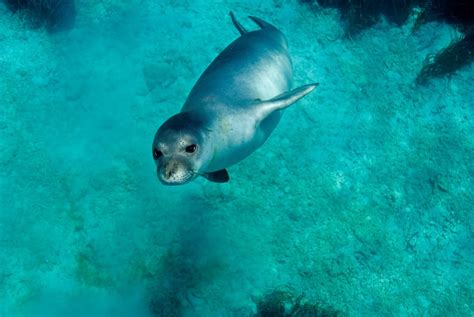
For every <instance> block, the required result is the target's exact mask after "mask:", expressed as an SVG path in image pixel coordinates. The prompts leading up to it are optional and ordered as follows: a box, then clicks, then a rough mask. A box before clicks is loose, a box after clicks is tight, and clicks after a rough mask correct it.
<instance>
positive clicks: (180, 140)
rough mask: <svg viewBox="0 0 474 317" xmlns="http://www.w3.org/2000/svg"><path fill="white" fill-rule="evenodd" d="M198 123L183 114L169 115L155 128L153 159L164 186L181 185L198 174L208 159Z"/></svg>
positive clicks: (198, 121)
mask: <svg viewBox="0 0 474 317" xmlns="http://www.w3.org/2000/svg"><path fill="white" fill-rule="evenodd" d="M204 141H205V135H204V133H203V129H202V121H201V120H199V119H197V118H195V117H194V116H193V115H191V114H190V113H187V112H181V113H178V114H177V115H174V116H172V117H171V118H169V119H168V120H166V122H165V123H163V125H162V126H161V127H160V128H159V129H158V131H157V132H156V135H155V139H154V141H153V159H154V160H155V163H156V167H157V173H158V178H159V179H160V181H161V182H162V183H163V184H165V185H181V184H185V183H187V182H190V181H191V180H193V179H194V178H196V176H198V175H199V171H200V170H201V169H202V168H203V167H204V165H205V163H206V162H207V158H208V157H209V149H208V148H207V147H206V145H205V144H204Z"/></svg>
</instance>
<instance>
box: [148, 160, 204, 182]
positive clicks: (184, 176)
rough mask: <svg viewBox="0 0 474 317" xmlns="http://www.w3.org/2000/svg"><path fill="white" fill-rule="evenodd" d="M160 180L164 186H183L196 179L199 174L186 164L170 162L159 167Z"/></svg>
mask: <svg viewBox="0 0 474 317" xmlns="http://www.w3.org/2000/svg"><path fill="white" fill-rule="evenodd" d="M157 174H158V179H159V180H160V182H161V183H162V184H164V185H183V184H186V183H189V182H190V181H192V180H193V179H194V178H196V176H197V173H196V172H195V171H193V170H192V169H191V168H188V167H187V166H186V165H185V164H183V163H181V162H177V161H169V162H167V163H165V164H163V165H162V166H158V170H157Z"/></svg>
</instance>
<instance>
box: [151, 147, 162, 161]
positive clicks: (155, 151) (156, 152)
mask: <svg viewBox="0 0 474 317" xmlns="http://www.w3.org/2000/svg"><path fill="white" fill-rule="evenodd" d="M162 155H163V153H161V151H159V150H158V149H153V158H154V159H155V160H157V159H159V158H160V156H162Z"/></svg>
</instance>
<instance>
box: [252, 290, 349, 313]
mask: <svg viewBox="0 0 474 317" xmlns="http://www.w3.org/2000/svg"><path fill="white" fill-rule="evenodd" d="M256 304H257V312H256V313H255V314H254V315H253V316H254V317H337V316H342V314H341V313H340V312H338V311H336V310H334V309H332V308H330V307H327V306H324V305H321V304H319V303H311V302H309V301H308V300H306V299H305V298H304V295H303V294H302V295H299V296H296V295H295V291H294V290H292V289H291V288H288V287H285V288H277V289H275V290H273V291H271V292H270V293H268V294H266V295H264V296H263V297H262V298H260V299H259V300H257V302H256Z"/></svg>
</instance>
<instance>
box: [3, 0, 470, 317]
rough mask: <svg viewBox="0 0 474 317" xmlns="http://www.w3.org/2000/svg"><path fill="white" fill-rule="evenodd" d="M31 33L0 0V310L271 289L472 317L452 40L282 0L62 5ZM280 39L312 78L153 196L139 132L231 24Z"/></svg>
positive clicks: (192, 311)
mask: <svg viewBox="0 0 474 317" xmlns="http://www.w3.org/2000/svg"><path fill="white" fill-rule="evenodd" d="M76 7H77V16H76V20H75V26H74V28H72V29H71V30H69V31H64V32H55V33H50V32H47V30H46V29H45V28H44V27H35V28H32V27H31V25H30V24H29V23H28V19H27V17H25V15H24V14H11V13H10V11H9V10H8V9H7V7H6V5H5V4H4V3H1V2H0V74H1V77H0V79H1V80H0V96H1V99H0V114H1V115H0V149H1V150H0V165H1V168H0V195H1V196H0V199H1V200H0V315H1V316H2V317H10V316H81V317H82V316H150V317H151V316H249V315H251V314H252V313H256V311H257V303H258V301H259V299H261V298H264V297H265V295H266V294H269V293H271V292H272V291H273V290H275V289H277V290H278V289H280V290H281V289H284V290H285V291H287V292H288V293H291V294H293V296H296V297H297V296H300V295H301V294H304V295H303V299H302V301H304V302H308V303H317V304H318V305H321V306H324V307H328V308H331V309H333V310H337V311H339V312H341V314H342V315H343V316H345V315H348V316H472V315H473V314H474V307H473V303H474V290H473V286H472V285H474V273H473V272H474V270H473V269H474V267H473V265H474V255H473V251H472V250H473V249H474V243H473V224H474V221H473V220H474V219H473V213H472V207H473V203H474V197H473V189H474V181H473V175H474V165H473V164H472V162H473V159H474V139H473V137H472V136H473V133H474V121H473V119H474V117H473V112H474V91H473V89H472V83H473V81H474V66H473V65H471V66H468V67H465V68H463V69H462V70H460V71H459V72H457V73H455V74H453V75H452V76H450V77H449V78H442V79H435V80H432V81H431V82H430V83H429V84H427V85H426V86H417V85H415V83H414V80H415V78H416V76H417V74H418V72H419V70H420V68H421V66H422V65H423V61H424V59H425V57H426V55H427V54H429V53H434V52H436V51H438V50H439V49H441V48H443V47H445V46H446V45H448V44H449V43H450V42H451V41H452V40H453V39H454V38H456V37H457V36H459V33H457V31H456V30H455V29H454V28H453V27H452V26H449V25H446V24H440V23H429V24H426V25H424V26H422V27H421V28H420V30H419V31H417V32H415V33H413V32H412V28H413V23H414V21H413V18H410V19H409V21H408V22H407V24H405V25H404V26H402V27H396V26H393V25H390V24H388V23H386V22H384V21H381V22H380V23H378V24H376V25H375V26H374V27H372V28H370V29H368V30H366V31H364V32H362V33H361V34H359V35H357V36H354V37H351V38H347V37H346V36H344V30H343V25H342V24H341V22H340V18H339V14H338V12H337V11H336V10H332V9H325V10H320V11H314V10H309V9H308V7H307V6H305V5H302V4H300V3H299V2H297V1H280V0H274V1H270V0H266V1H262V2H260V3H259V4H255V3H254V2H253V1H218V2H208V1H194V2H191V1H138V0H122V1H120V0H119V1H113V2H110V1H104V2H96V1H77V2H76ZM230 10H233V11H234V12H235V13H236V14H237V16H238V17H239V18H240V20H241V21H242V23H243V24H245V25H246V26H247V27H248V28H254V25H253V24H252V23H251V22H250V21H249V20H248V19H245V16H247V15H254V16H258V17H261V18H263V19H265V20H268V21H270V22H272V23H273V24H274V25H276V26H277V27H278V28H279V29H281V30H282V31H283V33H285V35H286V37H287V38H288V41H289V47H290V54H291V56H292V59H293V63H294V79H295V86H299V85H302V84H306V83H309V82H313V81H317V82H319V83H320V85H319V87H318V88H317V90H316V91H314V92H313V93H311V94H310V95H308V96H307V97H305V98H304V99H302V100H301V101H300V102H298V103H297V104H295V105H293V106H291V107H290V108H289V109H288V110H286V111H285V114H284V116H283V119H282V121H281V122H280V124H279V126H278V127H277V129H276V130H275V131H274V133H273V135H272V136H271V137H270V139H269V140H268V141H267V142H266V143H265V145H264V146H262V147H261V148H260V149H259V150H258V151H257V152H255V153H254V154H253V155H252V156H250V157H249V158H247V159H246V160H244V161H242V162H240V163H239V164H237V165H235V166H232V167H230V168H229V169H228V171H229V174H230V177H231V180H230V182H229V183H227V184H215V183H210V182H208V181H206V180H205V179H203V178H200V179H197V180H196V181H194V182H193V183H191V184H188V185H185V186H178V187H165V186H163V185H161V184H160V183H159V182H158V180H157V177H156V173H155V166H154V162H153V159H152V156H151V142H152V140H153V136H154V134H155V132H156V129H157V128H158V127H159V126H160V125H161V123H162V122H163V121H164V120H166V119H167V118H168V117H169V116H171V115H173V114H175V113H176V112H178V111H179V109H180V108H181V106H182V104H183V102H184V101H185V99H186V96H187V94H188V93H189V91H190V89H191V88H192V86H193V84H194V83H195V81H196V80H197V78H198V77H199V75H200V74H201V72H202V71H203V70H204V69H205V68H206V66H207V65H208V64H209V63H210V62H211V61H212V60H213V58H214V57H215V56H216V55H217V54H218V53H219V52H220V51H221V50H222V49H223V48H225V46H226V45H227V44H229V43H230V42H231V41H233V40H234V39H235V38H236V37H237V36H238V32H237V31H236V30H235V28H234V27H233V26H232V23H231V21H230V18H229V16H228V12H229V11H230Z"/></svg>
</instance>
